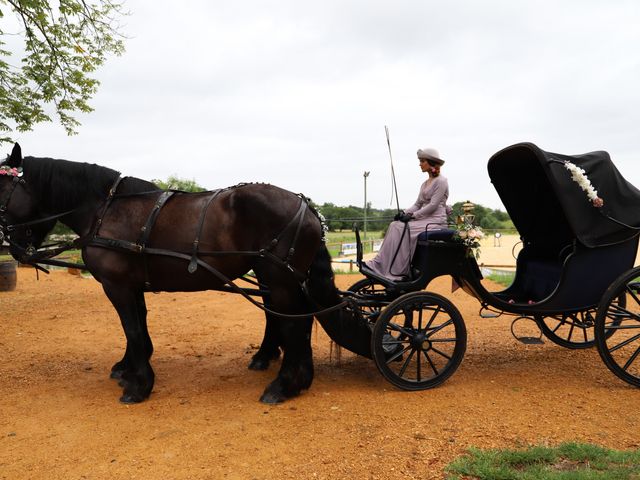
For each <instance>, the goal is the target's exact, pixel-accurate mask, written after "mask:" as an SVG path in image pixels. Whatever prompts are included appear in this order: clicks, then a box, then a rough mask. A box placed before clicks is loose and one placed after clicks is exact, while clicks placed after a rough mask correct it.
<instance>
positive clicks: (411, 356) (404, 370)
mask: <svg viewBox="0 0 640 480" xmlns="http://www.w3.org/2000/svg"><path fill="white" fill-rule="evenodd" d="M415 353H416V351H415V350H411V353H410V354H409V355H408V356H407V359H406V360H405V361H404V363H403V364H402V368H401V369H400V371H399V372H398V375H400V376H401V377H404V372H406V371H407V367H408V366H409V363H411V359H412V358H413V355H414V354H415ZM387 363H388V362H387Z"/></svg>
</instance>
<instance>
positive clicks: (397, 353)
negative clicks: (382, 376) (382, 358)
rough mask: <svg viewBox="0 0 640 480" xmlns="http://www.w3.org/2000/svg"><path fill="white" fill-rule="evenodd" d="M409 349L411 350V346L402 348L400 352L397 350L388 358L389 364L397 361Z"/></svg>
mask: <svg viewBox="0 0 640 480" xmlns="http://www.w3.org/2000/svg"><path fill="white" fill-rule="evenodd" d="M407 350H409V347H405V348H403V349H402V350H400V351H399V352H396V353H394V354H393V355H391V356H390V357H389V358H387V365H389V364H390V363H392V362H395V361H396V360H397V359H398V358H400V357H401V356H402V355H404V353H405V352H406V351H407Z"/></svg>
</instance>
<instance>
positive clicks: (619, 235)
mask: <svg viewBox="0 0 640 480" xmlns="http://www.w3.org/2000/svg"><path fill="white" fill-rule="evenodd" d="M565 161H569V162H571V163H573V164H575V165H577V166H578V167H580V168H582V169H584V170H585V172H586V175H587V177H588V178H589V180H590V181H591V184H592V185H593V187H594V188H595V189H596V190H597V192H598V196H599V197H600V198H602V199H603V200H604V206H603V207H602V208H596V207H594V206H593V205H592V204H591V201H589V199H588V198H587V194H586V192H584V191H583V190H582V189H581V188H580V186H579V185H578V184H577V183H576V182H575V181H573V180H572V178H571V172H570V171H569V170H567V168H566V167H565V166H564V162H565ZM487 168H488V171H489V177H490V178H491V182H492V183H493V185H494V187H495V189H496V191H497V192H498V195H499V196H500V199H501V200H502V203H503V204H504V206H505V208H506V209H507V212H508V213H509V215H510V216H511V219H512V220H513V223H514V225H515V226H516V228H517V229H518V232H519V233H520V235H521V237H522V238H523V240H524V241H525V244H532V245H536V246H542V247H543V248H544V246H546V247H548V248H550V249H551V250H555V251H556V252H557V251H558V250H557V248H561V246H563V245H567V244H569V243H572V241H573V239H576V238H577V240H578V241H579V242H580V243H582V244H583V245H584V246H586V247H590V248H594V247H602V246H605V245H612V244H617V243H622V242H625V241H627V240H629V239H631V238H633V237H634V236H636V235H638V233H639V230H638V228H640V215H638V212H639V211H640V190H638V189H637V188H636V187H634V186H633V185H632V184H630V183H629V182H627V181H626V180H625V179H624V178H623V177H622V175H621V174H620V172H619V171H618V169H617V168H616V167H615V165H614V164H613V162H612V161H611V158H610V157H609V154H608V153H607V152H604V151H597V152H591V153H585V154H583V155H562V154H558V153H551V152H545V151H544V150H541V149H540V148H538V147H537V146H536V145H534V144H532V143H518V144H516V145H512V146H510V147H507V148H505V149H503V150H501V151H499V152H498V153H496V154H495V155H493V156H492V157H491V158H490V159H489V163H488V165H487Z"/></svg>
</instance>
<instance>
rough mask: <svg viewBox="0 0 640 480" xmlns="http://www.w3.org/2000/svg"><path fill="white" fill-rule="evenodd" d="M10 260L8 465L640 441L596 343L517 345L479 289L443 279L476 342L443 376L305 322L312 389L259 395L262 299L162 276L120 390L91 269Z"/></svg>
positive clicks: (410, 472) (173, 468) (133, 469)
mask: <svg viewBox="0 0 640 480" xmlns="http://www.w3.org/2000/svg"><path fill="white" fill-rule="evenodd" d="M18 275H19V276H18V289H17V290H16V291H14V292H0V327H1V329H2V331H1V333H0V351H1V352H2V356H3V361H2V363H1V364H0V388H1V391H2V396H1V397H0V478H2V479H22V478H29V479H32V478H47V479H55V478H60V479H84V478H88V479H102V478H108V479H120V478H126V479H129V478H141V479H156V478H157V479H201V478H202V479H209V478H210V479H218V478H234V479H235V478H237V479H263V478H264V479H280V478H296V479H298V478H301V479H323V478H325V479H338V478H358V479H359V478H365V479H369V478H371V479H395V478H403V479H404V478H442V477H443V473H442V472H443V468H444V467H445V465H447V463H449V462H450V461H451V460H453V459H454V458H455V457H456V456H458V455H460V454H462V453H464V452H465V450H466V449H467V448H468V447H470V446H477V447H482V448H486V447H519V446H524V445H528V444H551V445H555V444H557V443H559V442H562V441H565V440H577V441H584V442H593V443H597V444H601V445H604V446H608V447H616V448H622V449H630V448H638V447H640V432H639V427H640V409H638V404H639V401H640V390H638V389H635V388H632V387H630V386H628V385H626V384H624V383H622V382H621V381H619V380H617V379H616V378H615V377H614V376H613V375H612V374H611V373H610V372H609V371H608V370H607V369H606V367H605V366H604V365H603V363H602V362H601V360H600V358H599V356H598V353H597V351H596V350H588V351H570V350H565V349H563V348H561V347H558V346H555V345H554V344H551V343H548V342H547V343H545V344H544V345H542V346H527V345H522V344H520V343H518V342H516V341H515V340H514V339H513V337H512V336H511V334H510V331H509V322H510V320H509V318H498V319H481V318H480V317H479V316H478V309H479V308H478V307H479V306H478V302H477V301H476V300H475V299H473V298H471V297H468V296H466V294H464V293H463V292H461V291H457V292H455V293H453V294H451V293H450V289H449V288H448V287H449V284H448V282H447V281H445V280H443V281H437V282H434V284H432V287H433V288H432V289H433V290H435V291H437V292H440V293H443V294H445V295H447V296H448V298H450V299H451V300H452V301H453V302H454V303H455V304H456V306H457V307H458V308H459V309H460V310H461V311H462V313H463V316H464V318H465V320H466V323H467V328H468V347H467V353H466V356H465V360H464V361H463V363H462V365H461V367H460V368H459V369H458V371H457V372H456V373H455V374H454V375H453V377H451V378H450V379H449V380H448V381H447V382H446V383H445V384H443V385H442V386H440V387H438V388H436V389H433V390H427V391H422V392H404V391H400V390H397V389H396V388H394V387H392V386H391V385H390V384H388V383H387V382H386V381H385V380H384V379H383V377H382V376H381V375H380V374H378V372H377V369H376V367H375V364H374V363H373V362H372V361H370V360H367V359H364V358H359V357H356V356H355V355H352V354H350V353H343V356H342V359H341V361H340V362H338V361H337V360H336V358H335V354H334V355H331V350H330V344H329V341H328V339H327V337H326V336H325V334H324V332H323V331H322V330H321V329H319V328H314V334H313V337H312V342H313V347H314V359H315V366H316V377H315V381H314V384H313V386H312V387H311V389H310V390H309V391H307V392H305V393H304V394H303V395H302V396H300V397H298V398H296V399H293V400H291V401H289V402H287V403H285V404H283V405H278V406H267V405H264V404H261V403H259V402H258V397H259V396H260V394H261V392H262V390H263V389H264V387H265V386H266V384H267V383H268V382H269V381H270V380H271V379H272V378H273V377H274V376H275V374H276V369H277V368H278V365H274V366H272V367H271V369H270V370H269V371H267V372H254V371H249V370H247V368H246V367H247V364H248V362H249V359H250V356H251V355H252V354H253V353H254V351H255V348H256V346H257V345H258V344H259V342H260V340H261V336H262V330H263V328H264V323H263V320H262V314H261V312H260V311H259V310H258V309H257V308H255V307H254V306H252V305H250V304H249V303H248V302H247V301H245V300H244V299H242V298H241V297H238V296H234V295H231V294H223V293H219V292H204V293H198V294H172V293H163V294H157V295H148V297H147V303H148V306H149V329H150V332H151V336H152V338H153V340H154V344H155V353H154V356H153V360H152V361H153V366H154V369H155V372H156V384H155V388H154V391H153V394H152V396H151V398H150V399H149V400H148V401H146V402H144V403H142V404H139V405H129V406H127V405H122V404H120V403H119V402H118V397H119V395H120V388H119V387H118V386H117V384H116V383H115V382H114V381H112V380H109V378H108V374H109V370H110V368H111V365H112V364H113V363H114V362H115V361H116V360H118V359H120V358H121V356H122V354H123V351H124V337H123V334H122V331H121V328H120V324H119V321H118V318H117V316H116V314H115V311H114V310H113V309H112V307H111V306H110V304H109V303H108V302H107V299H106V298H105V296H104V295H103V293H102V292H101V289H100V286H99V284H98V283H96V282H95V281H94V280H92V279H86V278H81V277H79V276H73V275H69V274H68V273H66V272H62V271H58V272H54V273H52V274H51V275H49V276H43V275H40V280H39V281H36V278H35V272H34V271H33V270H31V269H19V274H18ZM359 278H361V277H360V276H358V275H339V276H338V277H337V281H338V284H339V286H340V287H341V288H343V289H344V288H346V287H348V286H349V285H350V284H352V283H353V282H355V281H356V280H358V279H359Z"/></svg>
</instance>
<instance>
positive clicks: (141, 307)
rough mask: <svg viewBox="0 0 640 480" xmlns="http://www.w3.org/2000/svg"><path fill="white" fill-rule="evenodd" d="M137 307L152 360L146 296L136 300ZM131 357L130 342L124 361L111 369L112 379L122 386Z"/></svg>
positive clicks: (139, 296) (140, 296)
mask: <svg viewBox="0 0 640 480" xmlns="http://www.w3.org/2000/svg"><path fill="white" fill-rule="evenodd" d="M136 302H137V306H138V318H142V328H143V331H144V335H145V336H146V339H145V345H147V346H148V348H149V349H150V350H149V352H148V357H149V358H151V354H152V353H153V344H152V343H151V337H149V331H148V330H147V305H146V303H145V300H144V294H142V295H138V296H137V298H136ZM130 356H131V352H130V350H129V342H127V348H126V350H125V352H124V356H123V357H122V360H120V361H119V362H116V363H115V364H114V365H113V367H111V378H114V379H116V380H119V384H120V386H124V384H123V383H124V382H123V380H122V379H123V377H124V376H125V372H127V371H128V370H130V369H131V367H130V365H131V360H130V359H129V357H130Z"/></svg>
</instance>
